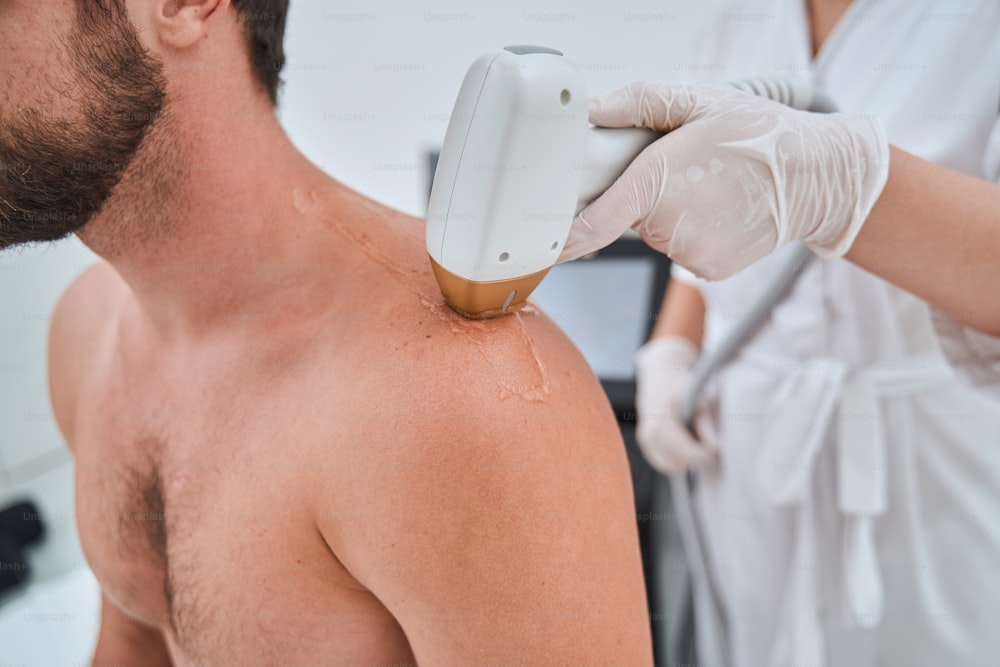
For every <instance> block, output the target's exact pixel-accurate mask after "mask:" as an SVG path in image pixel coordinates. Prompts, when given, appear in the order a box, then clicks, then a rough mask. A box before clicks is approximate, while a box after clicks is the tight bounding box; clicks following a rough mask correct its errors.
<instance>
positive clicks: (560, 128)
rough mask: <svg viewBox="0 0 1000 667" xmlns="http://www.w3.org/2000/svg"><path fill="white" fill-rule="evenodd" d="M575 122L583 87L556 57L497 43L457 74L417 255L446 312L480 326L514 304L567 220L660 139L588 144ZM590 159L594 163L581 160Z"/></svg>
mask: <svg viewBox="0 0 1000 667" xmlns="http://www.w3.org/2000/svg"><path fill="white" fill-rule="evenodd" d="M587 116H588V114H587V88H586V85H585V84H584V82H583V79H582V77H581V76H580V75H579V73H578V72H577V70H576V67H575V66H574V65H573V64H572V63H571V62H570V61H569V60H568V59H567V58H565V57H564V56H563V55H562V53H560V52H559V51H556V50H553V49H547V48H544V47H537V46H508V47H507V48H505V49H502V50H499V51H495V52H491V53H487V54H485V55H483V56H482V57H480V58H479V59H478V60H476V61H475V62H474V63H473V64H472V67H470V68H469V71H468V73H467V74H466V76H465V80H464V82H463V83H462V87H461V90H460V91H459V94H458V100H457V101H456V102H455V109H454V111H453V113H452V116H451V120H450V122H449V124H448V130H447V132H446V133H445V138H444V144H443V146H442V148H441V155H440V158H439V160H438V166H437V172H436V174H435V176H434V184H433V186H432V188H431V198H430V204H429V205H428V209H427V252H428V254H429V255H430V259H431V266H432V268H433V270H434V276H435V277H436V278H437V281H438V284H439V285H440V286H441V292H442V293H443V294H444V297H445V300H446V301H447V303H448V305H449V306H451V308H452V309H453V310H455V311H456V312H458V313H459V314H461V315H463V316H465V317H468V318H471V319H486V318H492V317H497V316H499V315H503V314H505V313H508V312H511V311H513V310H515V309H517V308H519V307H520V306H522V305H523V304H524V302H525V300H526V299H527V298H528V296H529V295H530V294H531V292H532V290H534V289H535V287H537V286H538V284H539V283H540V282H541V281H542V279H543V278H544V277H545V275H546V273H548V271H549V269H550V268H552V266H553V265H554V264H555V263H556V260H557V259H558V258H559V254H560V253H561V252H562V246H563V244H564V243H565V241H566V238H567V237H568V236H569V230H570V226H571V225H572V223H573V218H574V217H575V214H576V212H577V211H578V210H579V209H582V208H583V206H584V205H586V203H588V202H589V201H590V200H591V199H593V198H595V197H596V196H598V195H599V194H601V193H602V192H603V191H604V190H605V189H606V188H607V187H608V186H609V185H610V184H611V183H612V182H613V181H614V179H615V178H616V177H617V176H618V175H620V174H621V173H622V171H624V170H625V167H627V166H628V164H629V163H630V162H631V161H632V159H633V158H634V157H635V156H636V155H638V153H639V152H640V151H641V150H642V149H643V148H645V146H647V145H648V144H649V143H650V142H651V141H652V140H653V139H655V138H656V137H658V136H661V135H660V134H658V133H656V132H651V131H649V130H643V129H634V130H613V131H609V132H612V133H613V134H614V135H615V136H616V137H617V140H615V141H608V142H602V141H601V137H600V136H598V137H596V139H595V138H594V137H592V138H591V139H592V141H588V133H591V134H592V133H594V130H588V128H589V123H588V120H587ZM619 135H620V136H619ZM604 143H607V144H609V145H604ZM588 148H590V149H591V150H588ZM611 148H614V150H610V149H611ZM595 151H596V152H597V153H598V155H599V156H600V157H601V158H602V159H600V160H593V159H591V158H590V157H588V153H589V152H595ZM581 186H583V187H581ZM581 198H583V200H581Z"/></svg>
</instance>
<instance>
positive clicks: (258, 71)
mask: <svg viewBox="0 0 1000 667" xmlns="http://www.w3.org/2000/svg"><path fill="white" fill-rule="evenodd" d="M93 2H94V4H91V3H90V2H84V3H83V4H82V5H80V4H79V3H78V6H79V7H80V8H81V9H83V10H84V11H83V12H82V15H83V16H84V17H87V16H88V15H89V16H90V17H92V16H93V13H92V12H93V8H94V6H95V4H96V6H97V7H98V8H100V9H101V10H103V11H104V13H105V15H117V16H122V15H124V12H125V0H93ZM232 3H233V8H234V9H235V10H236V13H237V16H238V19H239V22H240V23H241V24H242V25H243V32H244V34H245V35H246V39H247V51H248V54H249V56H250V69H251V71H252V72H253V75H254V78H256V79H257V82H258V83H260V84H261V85H262V86H263V87H264V90H265V91H267V96H268V97H269V98H270V100H271V104H272V105H273V106H277V104H278V89H279V88H280V87H281V69H282V68H283V67H284V66H285V45H284V42H285V20H286V18H287V17H288V0H232ZM88 10H89V11H88Z"/></svg>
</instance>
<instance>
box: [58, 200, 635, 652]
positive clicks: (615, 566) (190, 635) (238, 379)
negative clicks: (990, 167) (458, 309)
mask: <svg viewBox="0 0 1000 667" xmlns="http://www.w3.org/2000/svg"><path fill="white" fill-rule="evenodd" d="M300 196H301V197H302V199H303V201H302V202H299V207H300V208H309V209H318V210H322V209H323V208H324V207H329V208H328V209H327V210H326V211H325V214H323V215H318V216H317V217H319V218H320V219H325V220H327V221H329V222H328V227H327V229H325V230H321V229H316V230H309V231H310V232H312V231H315V232H316V233H317V235H318V236H317V239H318V240H317V243H318V244H323V243H326V242H329V243H331V244H336V245H338V246H339V247H340V249H339V257H338V258H337V260H336V262H333V261H331V263H330V264H329V266H322V265H316V266H313V267H297V268H296V269H294V270H293V271H292V272H293V273H295V275H298V276H299V279H302V280H306V281H310V282H311V283H313V284H312V285H310V287H316V286H320V287H322V291H325V292H327V293H329V294H330V295H331V298H330V299H329V301H328V302H326V303H321V304H317V307H316V308H315V309H302V311H301V312H300V313H294V312H293V313H287V312H284V311H283V310H277V311H269V312H260V313H257V314H255V316H253V317H243V318H240V319H234V320H233V321H231V322H224V324H223V325H221V326H219V327H217V328H216V329H213V330H212V331H210V332H207V333H206V334H205V335H204V336H202V337H199V338H198V339H196V340H184V341H182V342H171V341H164V340H158V339H157V338H156V336H155V335H154V334H153V331H154V328H153V327H151V326H150V325H149V323H148V322H147V321H146V318H145V316H144V315H143V313H142V311H141V309H140V308H139V306H138V305H137V303H136V300H135V297H134V295H132V294H131V292H130V290H129V289H128V287H127V285H125V284H124V283H123V282H122V281H121V279H120V278H118V276H117V275H116V274H115V273H114V271H113V269H111V268H110V267H108V266H107V265H99V266H98V267H95V268H93V269H91V270H90V271H88V272H87V273H86V274H85V275H84V276H83V277H81V278H80V279H79V280H78V281H77V283H76V284H75V285H74V286H73V287H71V288H70V290H69V292H68V293H67V295H66V296H65V297H64V299H63V301H62V303H61V304H60V306H59V308H58V310H57V313H56V316H55V318H54V322H53V332H52V360H51V369H52V370H51V374H52V393H53V401H54V405H55V406H56V411H57V414H58V415H59V421H60V423H61V424H62V426H63V428H64V432H65V434H66V436H67V439H68V441H69V442H71V443H72V447H73V449H74V453H75V456H76V461H77V504H78V510H77V513H78V521H79V528H80V535H81V541H82V544H83V546H84V550H85V553H86V555H87V558H88V562H89V563H90V565H91V567H92V568H93V570H94V572H95V574H96V576H97V577H98V579H99V581H100V582H101V585H102V588H103V590H104V593H105V596H106V598H107V600H106V603H105V608H106V615H107V614H112V615H116V616H117V615H119V614H120V615H121V616H122V617H127V618H129V619H132V621H133V622H135V623H137V624H139V627H140V629H141V627H142V626H149V627H151V628H155V629H156V630H158V631H159V633H157V634H162V637H163V638H164V641H165V643H166V645H167V646H168V647H169V650H170V655H171V657H172V658H173V660H174V661H175V664H243V665H251V664H273V663H277V662H281V663H283V664H396V663H404V664H408V663H412V662H414V661H415V660H416V659H419V660H421V661H423V662H426V663H427V664H452V663H455V664H460V663H461V664H468V663H469V661H476V662H482V661H486V662H487V663H488V662H489V661H490V660H493V661H499V660H507V661H508V662H509V661H513V662H515V663H518V662H520V663H524V664H531V663H538V662H540V661H545V659H546V658H547V657H548V658H551V659H553V660H555V661H557V662H564V661H565V662H573V661H584V660H588V661H594V660H597V661H599V662H600V661H601V660H598V658H599V657H600V658H603V661H604V662H606V661H607V660H612V661H614V662H615V663H617V664H639V663H641V662H642V660H643V656H648V655H649V639H648V636H647V632H648V630H647V627H648V623H647V621H646V620H645V614H644V609H643V588H642V575H641V569H640V563H639V557H638V545H637V539H636V534H635V525H634V515H633V513H632V508H631V490H630V483H629V478H628V468H627V464H626V461H625V457H624V452H623V449H622V445H621V442H620V439H619V436H618V434H617V432H616V428H615V424H614V420H613V417H612V415H611V413H610V410H609V408H608V407H607V403H606V401H605V400H604V398H603V396H602V394H601V392H600V387H599V385H598V384H597V383H596V381H595V379H594V378H593V376H592V374H591V373H590V372H589V370H588V369H587V367H586V365H585V363H584V361H583V360H582V359H581V358H580V356H579V354H578V353H577V352H576V351H575V350H574V349H573V348H572V346H571V345H570V344H569V342H568V341H567V340H566V339H565V338H564V337H563V335H562V334H561V332H559V330H558V329H557V328H556V327H555V326H554V325H553V324H552V323H551V322H550V321H549V320H547V318H545V316H544V315H542V314H540V313H538V312H537V311H535V310H533V309H529V310H528V311H526V312H523V313H520V314H518V315H514V316H510V317H506V318H504V319H502V320H499V321H495V322H490V323H472V322H467V321H464V320H461V319H460V318H457V317H456V316H454V315H453V314H452V313H451V312H450V311H448V310H447V308H446V307H445V306H443V303H442V300H441V297H440V295H439V294H438V293H437V288H436V285H435V284H434V282H433V278H432V277H431V274H430V270H429V266H428V264H427V259H426V255H425V254H424V251H423V243H422V238H423V226H422V224H421V223H420V221H417V220H413V219H409V218H406V217H405V216H402V215H399V214H395V213H392V212H389V211H387V210H384V209H380V208H379V207H376V206H374V205H373V204H371V203H368V202H365V201H363V200H361V199H360V198H358V197H355V196H352V195H347V196H343V195H337V194H335V195H334V196H333V197H332V198H328V197H326V195H325V194H320V195H315V194H313V195H309V194H304V195H300ZM311 212H315V211H311ZM345 257H353V260H354V261H347V262H345V261H344V259H345ZM390 258H391V259H390ZM278 273H281V271H280V270H279V271H278ZM67 369H69V370H67ZM123 622H126V621H123ZM150 637H153V638H155V637H156V634H154V635H149V636H146V637H145V639H146V640H149V639H150ZM408 638H409V640H408ZM609 638H613V639H612V640H611V641H610V643H609ZM107 641H108V642H109V643H108V647H109V648H111V647H112V644H113V642H114V641H116V638H115V637H110V638H108V639H107ZM609 646H615V647H616V648H615V650H614V651H613V652H608V650H607V649H608V647H609ZM98 653H99V654H100V648H99V651H98ZM124 655H127V654H124ZM109 657H113V656H109Z"/></svg>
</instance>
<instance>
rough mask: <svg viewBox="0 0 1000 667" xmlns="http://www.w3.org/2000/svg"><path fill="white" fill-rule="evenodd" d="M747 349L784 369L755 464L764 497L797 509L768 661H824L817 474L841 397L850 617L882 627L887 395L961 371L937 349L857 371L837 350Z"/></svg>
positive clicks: (755, 358)
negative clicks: (789, 355)
mask: <svg viewBox="0 0 1000 667" xmlns="http://www.w3.org/2000/svg"><path fill="white" fill-rule="evenodd" d="M742 359H743V360H745V361H747V362H750V363H752V364H753V365H754V366H757V367H758V368H762V369H765V370H767V371H768V372H772V373H775V372H780V373H781V375H782V376H783V377H784V381H783V382H782V384H781V386H780V387H779V388H778V390H777V391H776V392H775V395H774V398H773V402H772V405H774V406H777V410H776V412H775V413H774V414H773V415H770V416H771V421H770V424H769V427H768V430H767V432H766V434H765V436H764V440H763V442H762V444H761V450H760V456H759V457H758V459H757V461H756V464H755V466H756V469H755V470H754V472H753V474H754V484H755V487H756V491H757V493H758V494H759V497H761V498H764V499H766V500H768V501H770V502H771V503H772V504H773V505H775V506H785V507H790V508H791V507H794V508H796V509H797V512H796V519H795V536H794V538H793V541H794V547H793V549H794V551H793V555H792V561H791V568H790V571H789V576H788V580H787V584H786V588H785V591H784V593H783V599H782V602H781V608H780V611H779V615H778V619H777V627H776V635H775V639H774V644H773V645H772V648H771V659H770V661H769V663H770V664H771V665H774V666H776V667H777V666H784V665H816V666H822V665H823V664H825V647H824V644H823V632H822V626H821V623H820V618H819V596H818V594H817V586H818V584H817V582H818V573H817V571H816V570H817V566H818V564H817V560H816V553H817V544H818V540H817V536H816V532H815V531H816V528H815V525H814V522H813V517H812V511H811V510H812V504H813V493H812V477H813V465H814V462H815V460H816V456H817V455H818V454H819V452H820V450H821V449H822V447H823V443H824V442H825V441H826V435H827V433H828V432H829V428H830V425H831V422H832V419H833V417H834V415H835V414H838V413H837V410H836V408H837V406H838V402H839V406H840V410H839V415H838V427H839V428H838V431H837V433H838V437H837V442H836V447H837V465H838V475H837V479H838V489H837V502H838V506H839V510H840V512H841V514H842V515H843V517H844V532H843V536H842V545H841V546H842V549H843V563H844V571H843V577H842V593H843V599H844V602H845V608H846V611H847V613H848V616H849V621H851V622H853V623H855V624H857V625H859V626H862V627H874V626H876V625H878V624H879V622H880V621H881V619H882V606H883V590H882V576H881V572H880V569H879V564H878V557H877V551H876V545H875V519H876V518H877V517H878V516H879V515H881V514H882V513H883V512H885V510H886V505H887V496H888V492H887V491H888V490H887V486H888V485H887V476H886V438H885V433H884V431H883V427H882V419H881V406H880V402H881V400H882V399H884V398H892V397H898V396H903V395H907V394H912V393H916V392H919V391H922V390H925V389H928V388H930V387H932V386H934V385H935V384H938V383H941V382H944V381H947V380H949V379H951V378H952V376H953V374H952V371H951V369H950V368H949V367H948V365H947V363H945V361H944V360H943V359H942V358H941V357H940V356H939V355H932V354H926V355H918V356H915V357H911V358H907V359H904V360H901V361H898V362H893V363H888V364H879V365H878V366H873V367H869V368H862V369H860V370H858V371H857V372H856V373H854V374H853V375H851V376H850V377H848V374H847V366H846V364H845V363H844V362H843V361H840V360H838V359H833V358H817V359H812V360H810V361H807V362H798V361H789V360H782V359H780V358H775V357H766V356H764V355H762V354H758V353H754V352H750V351H747V352H744V354H743V355H742ZM789 367H790V368H791V373H788V372H787V371H788V368H789ZM838 399H839V401H838Z"/></svg>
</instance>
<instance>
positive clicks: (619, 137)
mask: <svg viewBox="0 0 1000 667" xmlns="http://www.w3.org/2000/svg"><path fill="white" fill-rule="evenodd" d="M662 136H663V133H662V132H656V131H655V130H647V129H645V128H642V127H627V128H619V129H612V128H607V127H591V128H590V130H589V131H588V132H587V153H586V156H585V157H584V161H583V178H582V179H581V181H580V194H579V196H578V197H577V201H576V210H575V211H574V214H576V213H579V212H580V211H582V210H583V209H585V208H586V207H587V205H588V204H590V202H592V201H594V200H595V199H597V198H598V197H600V196H601V195H602V194H603V193H604V191H605V190H607V189H608V188H609V187H611V184H612V183H614V182H615V181H616V180H617V179H618V177H619V176H621V175H622V173H623V172H624V171H625V168H626V167H628V166H629V165H630V164H631V163H632V160H634V159H635V158H636V156H638V155H639V153H641V152H642V151H643V150H644V149H645V148H646V146H648V145H650V144H651V143H653V142H654V141H656V140H657V139H659V138H660V137H662ZM574 217H575V215H574Z"/></svg>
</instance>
